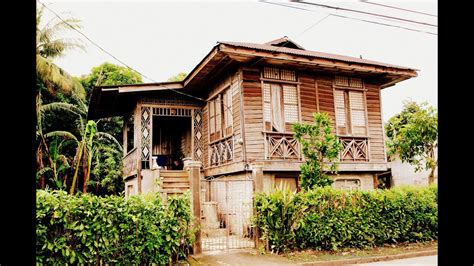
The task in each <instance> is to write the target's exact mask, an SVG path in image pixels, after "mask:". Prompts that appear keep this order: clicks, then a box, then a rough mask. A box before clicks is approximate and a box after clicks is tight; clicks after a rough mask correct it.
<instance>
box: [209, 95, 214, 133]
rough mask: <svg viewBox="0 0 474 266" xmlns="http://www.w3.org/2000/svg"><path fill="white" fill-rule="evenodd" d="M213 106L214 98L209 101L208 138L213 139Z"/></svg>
mask: <svg viewBox="0 0 474 266" xmlns="http://www.w3.org/2000/svg"><path fill="white" fill-rule="evenodd" d="M214 109H215V107H214V100H211V101H209V135H210V140H211V141H212V140H214V135H215V133H216V112H215V110H214Z"/></svg>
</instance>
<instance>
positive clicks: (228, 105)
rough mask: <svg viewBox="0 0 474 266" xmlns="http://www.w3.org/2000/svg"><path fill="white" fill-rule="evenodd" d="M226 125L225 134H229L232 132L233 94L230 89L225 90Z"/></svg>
mask: <svg viewBox="0 0 474 266" xmlns="http://www.w3.org/2000/svg"><path fill="white" fill-rule="evenodd" d="M224 125H225V135H226V136H229V135H231V134H232V96H231V93H230V89H227V90H226V91H225V92H224Z"/></svg>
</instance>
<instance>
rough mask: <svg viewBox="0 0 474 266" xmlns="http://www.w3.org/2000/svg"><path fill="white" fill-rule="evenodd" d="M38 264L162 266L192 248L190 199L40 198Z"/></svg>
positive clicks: (58, 194)
mask: <svg viewBox="0 0 474 266" xmlns="http://www.w3.org/2000/svg"><path fill="white" fill-rule="evenodd" d="M36 222H37V226H36V262H37V263H39V264H61V265H64V264H96V265H99V264H100V265H103V264H120V265H121V264H134V265H138V264H140V265H142V264H145V265H150V264H152V263H154V264H159V265H164V264H168V263H170V262H171V261H173V260H174V261H176V260H178V259H182V258H184V257H185V256H186V255H187V254H188V253H189V249H190V248H191V245H192V243H193V242H194V240H195V239H194V237H193V236H194V233H195V231H194V230H193V229H192V228H193V227H192V219H191V209H190V200H189V195H188V194H186V195H183V196H176V197H171V198H169V199H168V201H167V203H163V202H162V200H161V198H160V196H159V195H158V194H149V195H143V196H132V197H129V198H128V199H124V198H123V197H120V196H106V197H97V196H93V195H89V194H82V195H76V196H71V195H68V194H67V193H66V192H65V191H45V190H38V191H37V192H36Z"/></svg>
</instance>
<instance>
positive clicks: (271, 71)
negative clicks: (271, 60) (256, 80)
mask: <svg viewBox="0 0 474 266" xmlns="http://www.w3.org/2000/svg"><path fill="white" fill-rule="evenodd" d="M263 77H264V78H267V79H280V70H279V69H278V68H273V67H264V68H263Z"/></svg>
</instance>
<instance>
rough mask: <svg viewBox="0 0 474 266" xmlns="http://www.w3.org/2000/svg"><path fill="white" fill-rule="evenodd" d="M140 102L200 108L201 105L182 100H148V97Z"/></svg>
mask: <svg viewBox="0 0 474 266" xmlns="http://www.w3.org/2000/svg"><path fill="white" fill-rule="evenodd" d="M140 102H141V103H142V104H156V105H169V106H196V107H202V103H200V102H197V101H189V100H182V99H162V98H149V97H146V98H142V99H141V101H140Z"/></svg>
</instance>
